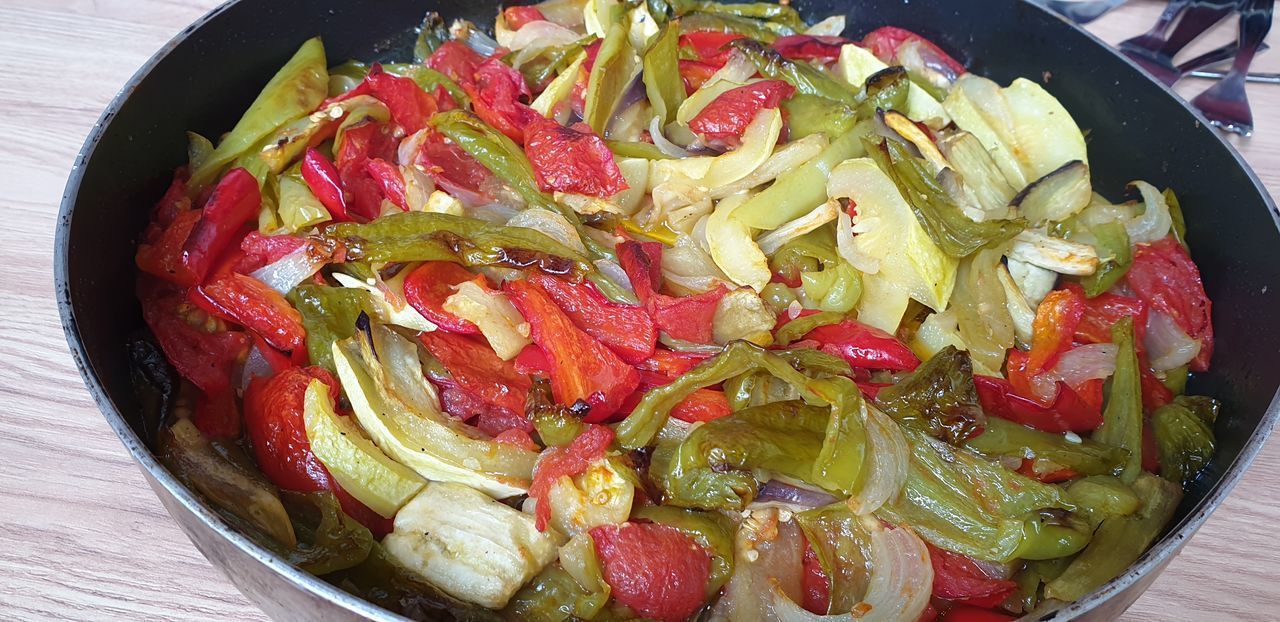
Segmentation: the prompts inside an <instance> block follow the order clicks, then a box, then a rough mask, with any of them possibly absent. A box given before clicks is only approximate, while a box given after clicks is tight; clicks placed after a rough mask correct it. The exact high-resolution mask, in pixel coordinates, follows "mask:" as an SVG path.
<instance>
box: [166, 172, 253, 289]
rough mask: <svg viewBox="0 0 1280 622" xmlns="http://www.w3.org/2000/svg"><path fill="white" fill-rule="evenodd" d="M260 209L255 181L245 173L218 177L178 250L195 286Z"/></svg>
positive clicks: (230, 173) (233, 173) (231, 173)
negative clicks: (198, 218) (207, 199)
mask: <svg viewBox="0 0 1280 622" xmlns="http://www.w3.org/2000/svg"><path fill="white" fill-rule="evenodd" d="M261 205H262V193H261V191H260V190H259V189H258V180H257V179H255V178H254V176H253V175H251V174H249V171H246V170H244V169H242V168H237V169H232V170H231V171H230V172H228V173H227V174H226V175H224V176H223V177H222V180H221V181H219V182H218V185H217V186H216V187H215V188H214V190H213V194H212V195H211V196H210V197H209V202H208V203H206V204H205V206H204V209H203V210H201V213H200V221H199V222H197V223H196V225H195V227H194V228H193V229H192V230H191V235H190V236H188V237H187V241H186V243H184V244H183V246H182V265H184V266H186V267H187V269H188V270H190V271H191V273H192V274H194V275H195V277H196V281H197V282H199V281H203V280H204V277H205V275H207V274H208V273H209V269H210V268H212V267H213V264H214V262H215V261H217V259H218V256H219V255H221V254H222V251H223V249H225V248H227V246H228V245H229V244H231V243H232V242H233V241H234V240H235V239H236V236H237V234H239V233H240V228H241V227H243V226H244V225H245V223H247V222H249V220H250V219H252V218H256V217H257V216H258V208H259V207H261Z"/></svg>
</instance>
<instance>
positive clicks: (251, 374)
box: [240, 344, 275, 395]
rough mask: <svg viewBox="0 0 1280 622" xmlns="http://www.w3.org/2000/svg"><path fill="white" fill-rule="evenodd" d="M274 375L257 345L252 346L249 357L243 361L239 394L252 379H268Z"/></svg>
mask: <svg viewBox="0 0 1280 622" xmlns="http://www.w3.org/2000/svg"><path fill="white" fill-rule="evenodd" d="M274 373H275V371H274V370H272V369H271V364H270V363H268V362H267V357H265V356H263V355H262V350H259V349H258V344H254V345H253V347H252V348H249V356H247V357H246V358H245V359H244V370H243V371H242V372H241V374H240V394H241V395H243V394H244V392H245V391H246V390H247V389H248V388H249V383H251V382H253V379H254V378H259V377H261V378H269V377H271V375H273V374H274Z"/></svg>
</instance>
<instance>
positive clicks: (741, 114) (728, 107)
mask: <svg viewBox="0 0 1280 622" xmlns="http://www.w3.org/2000/svg"><path fill="white" fill-rule="evenodd" d="M795 92H796V87H794V86H791V85H790V84H787V83H786V82H783V81H781V80H761V81H760V82H753V83H751V84H746V85H743V86H740V87H738V88H735V89H731V90H729V91H725V92H724V93H722V94H720V96H719V97H717V98H715V99H714V100H712V101H711V103H710V104H707V106H706V107H705V108H703V109H702V111H701V112H699V113H698V114H697V115H696V116H694V117H693V119H692V120H690V121H689V129H690V130H692V131H693V132H694V133H696V134H698V135H700V136H702V137H703V138H705V139H708V140H716V141H722V142H724V143H726V144H729V145H732V146H736V145H738V144H741V142H742V133H743V132H745V131H746V130H747V126H748V125H750V124H751V120H752V119H754V118H755V117H756V113H758V112H760V111H761V110H763V109H765V108H777V107H778V104H780V103H782V100H784V99H787V98H788V97H791V95H792V94H794V93H795Z"/></svg>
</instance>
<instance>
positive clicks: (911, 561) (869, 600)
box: [769, 526, 933, 622]
mask: <svg viewBox="0 0 1280 622" xmlns="http://www.w3.org/2000/svg"><path fill="white" fill-rule="evenodd" d="M876 527H878V526H876ZM871 556H872V559H871V563H870V564H869V565H870V566H871V582H870V584H869V585H868V587H867V595H866V598H864V599H863V602H861V603H859V604H858V605H856V606H855V607H854V609H855V610H856V611H858V615H857V616H855V615H854V614H853V613H845V614H840V615H825V616H824V615H817V614H814V613H810V612H808V611H805V610H804V609H803V608H802V607H800V605H797V604H796V603H795V601H794V600H792V599H791V598H789V597H788V596H787V595H786V594H785V593H783V591H781V590H779V589H771V590H770V592H769V597H770V600H771V605H772V608H773V611H774V613H775V615H774V616H771V617H772V618H773V619H776V620H779V621H780V622H820V621H823V620H832V621H845V620H847V621H849V622H855V621H856V622H890V621H892V622H914V621H915V620H918V619H920V614H922V613H923V612H924V610H925V607H928V606H929V597H930V595H931V594H932V593H933V565H932V564H931V563H930V562H929V549H928V548H926V547H925V545H924V542H923V541H921V540H920V537H919V536H917V535H916V534H915V532H913V531H911V530H910V529H907V528H905V527H902V528H898V529H883V528H876V529H874V530H873V531H872V532H871Z"/></svg>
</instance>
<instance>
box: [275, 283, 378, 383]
mask: <svg viewBox="0 0 1280 622" xmlns="http://www.w3.org/2000/svg"><path fill="white" fill-rule="evenodd" d="M289 302H290V304H292V305H293V308H295V309H297V310H298V313H300V314H301V315H302V327H303V328H305V329H307V355H308V356H309V357H310V359H311V363H312V364H313V365H319V366H321V367H324V368H325V369H327V370H329V371H330V372H333V373H336V372H337V370H336V368H335V367H334V365H333V344H334V343H335V342H338V341H341V340H343V339H350V338H351V336H352V335H354V334H355V333H356V318H358V317H360V314H361V313H364V312H367V311H368V310H369V309H370V308H371V307H372V304H371V303H370V301H369V293H368V292H366V291H364V290H360V289H351V288H346V287H327V286H324V285H299V286H298V287H296V288H294V290H293V291H292V292H289Z"/></svg>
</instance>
